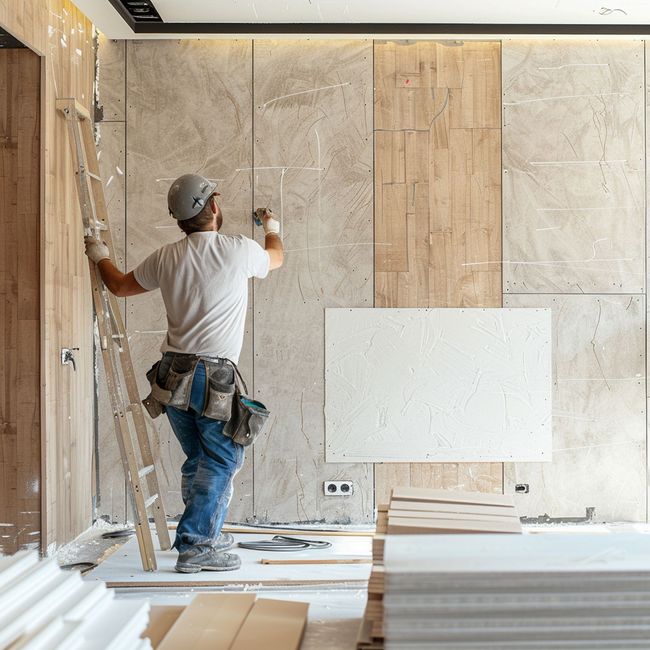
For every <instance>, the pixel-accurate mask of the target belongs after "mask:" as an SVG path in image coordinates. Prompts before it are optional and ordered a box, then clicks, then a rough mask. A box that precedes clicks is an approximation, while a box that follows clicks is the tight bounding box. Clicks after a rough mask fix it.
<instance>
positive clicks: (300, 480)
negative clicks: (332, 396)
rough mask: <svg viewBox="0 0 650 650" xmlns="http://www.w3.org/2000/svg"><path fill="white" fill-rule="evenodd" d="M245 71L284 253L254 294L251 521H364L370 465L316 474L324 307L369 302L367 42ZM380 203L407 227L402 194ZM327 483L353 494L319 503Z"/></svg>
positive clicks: (281, 46)
mask: <svg viewBox="0 0 650 650" xmlns="http://www.w3.org/2000/svg"><path fill="white" fill-rule="evenodd" d="M254 71H255V78H254V105H255V117H254V125H255V204H256V205H261V206H264V205H268V206H271V207H272V208H273V209H274V210H275V211H276V212H277V214H278V216H279V218H280V220H281V222H282V228H283V237H284V244H285V248H286V251H287V252H286V257H285V263H284V266H283V267H282V268H281V269H279V270H277V271H273V272H272V273H271V275H270V276H269V277H268V278H266V279H265V280H261V281H259V282H256V284H255V389H256V394H257V396H258V397H259V399H260V400H262V401H263V402H265V403H266V404H267V405H268V406H269V408H270V410H271V411H272V425H271V429H270V431H269V433H268V434H266V435H265V436H263V437H262V439H261V440H259V441H258V442H257V443H256V445H255V516H256V518H257V519H258V520H259V521H264V522H299V521H303V522H305V521H319V522H331V523H347V522H355V523H363V522H369V521H371V520H372V516H373V498H372V466H371V465H367V464H356V465H350V464H341V463H336V464H326V463H324V434H325V422H324V413H323V407H324V320H325V319H324V308H325V307H346V306H349V307H364V306H365V307H367V306H371V305H372V299H373V296H372V293H373V292H372V272H373V264H372V250H373V227H372V226H373V220H372V43H371V42H370V41H345V40H341V41H339V40H330V41H291V40H282V41H271V40H268V41H267V40H261V41H257V40H256V41H255V52H254ZM386 201H388V202H389V203H390V205H399V206H400V210H402V212H401V214H402V217H405V208H406V203H405V201H406V195H405V194H404V193H402V194H401V195H400V194H398V193H396V194H394V195H390V191H388V192H387V193H386ZM395 232H396V233H397V232H403V224H400V225H398V226H396V228H395ZM258 236H260V234H259V232H258ZM326 479H349V480H352V481H354V483H355V491H354V494H353V495H352V496H350V497H345V498H325V497H324V496H323V481H324V480H326Z"/></svg>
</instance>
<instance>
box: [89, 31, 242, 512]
mask: <svg viewBox="0 0 650 650" xmlns="http://www.w3.org/2000/svg"><path fill="white" fill-rule="evenodd" d="M251 49H252V48H251V42H250V41H246V40H224V41H191V40H185V41H130V42H129V43H128V44H127V52H126V56H127V81H128V83H127V90H126V132H127V142H128V151H127V161H126V166H127V194H126V200H127V207H128V210H127V214H128V216H127V222H126V233H127V238H126V241H127V246H126V265H127V268H128V269H133V268H134V266H136V265H137V264H138V263H140V262H141V261H142V260H143V259H144V258H145V257H147V255H149V254H150V253H152V252H153V251H154V250H155V249H156V248H158V247H159V246H162V245H163V244H166V243H169V242H173V241H177V240H178V239H180V238H181V237H184V234H183V233H182V232H181V231H180V230H179V229H178V226H177V225H176V224H175V223H174V221H173V220H172V219H171V217H170V216H169V214H168V212H167V191H168V189H169V186H170V185H171V182H172V181H173V179H174V178H176V177H177V176H180V175H181V174H184V173H188V172H197V173H200V174H203V175H204V176H207V177H209V178H215V179H218V185H219V191H220V192H221V195H222V196H221V205H222V210H223V213H224V232H225V233H233V232H234V233H240V232H243V233H248V234H250V233H251V232H252V220H251V212H252V202H251V199H252V195H251V173H250V171H249V169H250V167H251V166H252V160H251V153H252V145H251V137H252V106H251V75H252V68H251V65H252V59H251ZM115 78H118V79H119V75H116V76H115ZM114 95H115V93H113V95H112V96H114ZM100 96H101V92H100ZM240 170H241V171H240ZM126 312H127V313H126V325H127V330H128V333H129V336H130V337H131V345H132V352H133V357H134V365H135V367H136V369H137V374H138V379H139V382H140V392H141V393H142V394H143V395H144V394H146V391H147V385H146V379H145V376H144V374H145V371H146V370H147V369H148V368H149V367H150V366H151V365H152V364H153V363H154V362H155V361H156V360H157V359H158V358H160V353H159V348H160V343H161V341H162V339H163V337H164V332H165V331H166V327H167V324H166V318H165V310H164V306H163V303H162V299H161V297H160V292H158V291H156V292H152V293H149V294H145V295H143V296H137V297H135V298H132V299H129V300H128V301H127V310H126ZM249 322H250V319H249ZM250 341H251V337H250V326H249V332H248V334H247V337H246V341H245V347H244V351H243V353H242V356H241V359H240V363H241V367H242V371H243V372H244V374H245V376H247V377H251V374H252V371H251V367H252V348H251V343H250ZM153 429H154V433H153V439H152V446H153V448H154V454H155V456H156V457H157V458H158V460H159V461H160V474H159V479H160V481H161V489H162V492H163V496H164V497H165V506H166V509H167V512H168V514H170V515H177V514H180V513H181V512H182V511H183V504H182V500H181V493H180V478H181V474H180V467H181V465H182V463H183V460H184V455H183V453H182V451H181V448H180V445H179V444H178V442H177V440H176V438H175V437H174V435H173V433H172V431H171V428H170V427H169V423H168V421H167V418H166V417H164V416H163V417H160V418H158V419H157V420H155V421H154V423H153ZM237 482H238V485H237V486H236V490H235V497H234V499H233V504H232V506H231V512H230V518H231V519H240V518H244V517H245V516H247V515H249V514H250V512H251V511H252V454H251V453H250V452H249V454H248V458H247V464H246V465H245V467H244V469H243V470H242V472H241V473H240V474H239V475H238V477H237Z"/></svg>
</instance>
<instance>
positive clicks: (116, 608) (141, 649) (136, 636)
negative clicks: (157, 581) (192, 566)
mask: <svg viewBox="0 0 650 650" xmlns="http://www.w3.org/2000/svg"><path fill="white" fill-rule="evenodd" d="M148 620H149V604H148V602H147V601H142V602H138V601H134V600H116V599H115V598H114V592H113V591H111V590H109V589H107V588H106V585H105V584H104V583H103V582H83V581H82V580H81V577H80V574H79V573H78V572H77V571H73V572H69V571H62V570H61V569H60V568H59V566H58V564H57V563H56V562H55V561H54V560H53V559H50V560H43V561H39V559H38V554H37V553H36V552H35V551H20V552H18V553H16V554H15V555H13V556H11V557H1V556H0V648H1V649H3V650H4V648H11V650H19V649H20V650H70V649H72V648H83V649H84V650H107V649H110V650H147V649H148V648H151V643H150V641H149V639H143V638H140V637H141V635H142V633H143V632H144V630H145V628H146V627H147V622H148Z"/></svg>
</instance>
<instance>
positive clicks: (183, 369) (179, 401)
mask: <svg viewBox="0 0 650 650" xmlns="http://www.w3.org/2000/svg"><path fill="white" fill-rule="evenodd" d="M198 362H199V357H197V356H195V355H191V354H164V355H163V358H162V359H161V360H160V361H158V362H157V363H155V364H154V365H153V366H152V368H151V369H150V370H149V372H147V379H148V380H149V383H150V384H151V393H149V395H148V396H147V397H146V398H145V399H143V400H142V404H143V405H144V407H145V408H146V409H147V412H148V413H149V415H150V416H151V417H152V418H157V417H158V416H159V415H160V414H161V413H164V412H165V407H166V406H174V407H176V408H178V409H181V410H182V411H187V409H188V408H189V405H190V395H191V392H192V380H193V379H194V371H195V369H196V364H197V363H198Z"/></svg>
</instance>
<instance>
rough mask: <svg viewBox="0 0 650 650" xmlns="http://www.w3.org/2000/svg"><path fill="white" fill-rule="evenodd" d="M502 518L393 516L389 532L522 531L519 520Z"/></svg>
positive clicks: (402, 533)
mask: <svg viewBox="0 0 650 650" xmlns="http://www.w3.org/2000/svg"><path fill="white" fill-rule="evenodd" d="M500 519H501V520H502V521H501V520H492V521H478V520H477V521H468V520H464V519H418V518H415V517H414V518H409V517H391V518H390V519H389V520H388V533H389V534H390V535H433V534H466V533H479V534H480V533H521V523H520V522H519V521H518V520H516V519H508V518H506V517H501V518H500Z"/></svg>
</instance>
